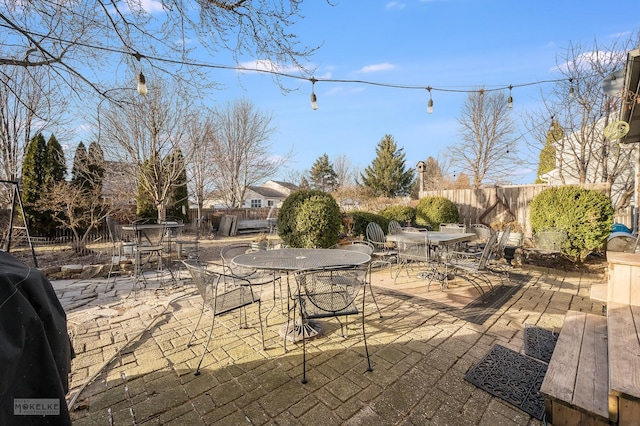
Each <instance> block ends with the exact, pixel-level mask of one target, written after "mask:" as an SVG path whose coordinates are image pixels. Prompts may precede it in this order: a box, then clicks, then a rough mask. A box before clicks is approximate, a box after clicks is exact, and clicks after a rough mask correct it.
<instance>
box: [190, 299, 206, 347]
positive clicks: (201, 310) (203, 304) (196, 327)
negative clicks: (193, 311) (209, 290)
mask: <svg viewBox="0 0 640 426" xmlns="http://www.w3.org/2000/svg"><path fill="white" fill-rule="evenodd" d="M204 309H205V303H204V299H203V300H202V309H200V316H199V317H198V321H196V326H195V327H193V331H192V332H191V337H189V341H188V342H187V347H189V346H191V340H193V336H194V335H195V334H196V330H197V329H198V326H199V325H200V320H201V319H202V315H203V314H204Z"/></svg>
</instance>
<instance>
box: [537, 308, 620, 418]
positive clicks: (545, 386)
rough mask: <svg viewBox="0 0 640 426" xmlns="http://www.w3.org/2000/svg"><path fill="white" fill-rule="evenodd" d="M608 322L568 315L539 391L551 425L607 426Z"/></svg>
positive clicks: (593, 317) (594, 316)
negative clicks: (580, 425)
mask: <svg viewBox="0 0 640 426" xmlns="http://www.w3.org/2000/svg"><path fill="white" fill-rule="evenodd" d="M607 354H608V347H607V318H606V317H604V316H599V315H593V314H587V313H585V312H577V311H568V312H567V314H566V316H565V320H564V324H563V326H562V331H561V332H560V336H558V342H557V343H556V347H555V350H554V352H553V356H552V357H551V361H550V362H549V368H548V369H547V374H546V375H545V378H544V381H543V382H542V386H541V388H540V393H541V394H542V395H543V396H544V397H545V412H546V420H547V421H548V422H550V423H552V424H554V425H562V424H588V425H605V424H609V392H608V391H609V372H608V356H607Z"/></svg>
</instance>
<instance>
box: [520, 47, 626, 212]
mask: <svg viewBox="0 0 640 426" xmlns="http://www.w3.org/2000/svg"><path fill="white" fill-rule="evenodd" d="M635 46H637V41H635V40H634V39H633V38H630V39H627V40H617V41H614V42H612V43H611V44H610V45H607V46H601V45H599V44H598V42H597V41H595V42H594V44H593V46H588V47H585V46H582V45H579V44H573V43H571V44H569V46H568V47H567V48H566V49H565V50H564V52H563V53H561V54H559V55H558V57H557V69H558V71H559V72H560V73H561V75H562V76H563V77H564V78H562V79H560V80H559V81H558V83H557V84H555V85H554V87H553V89H552V91H551V93H549V94H546V96H545V104H544V109H545V110H544V111H543V112H542V113H541V114H539V115H538V116H537V117H536V116H532V118H530V119H529V120H527V127H529V128H530V129H533V131H532V133H533V134H534V137H533V138H532V140H533V141H534V142H533V143H534V144H535V148H536V151H537V152H539V151H540V150H541V149H542V148H543V147H544V146H545V143H546V141H547V138H546V134H547V132H548V129H549V126H550V124H551V118H552V119H553V120H554V121H556V122H557V123H558V124H559V126H560V128H562V131H563V134H564V137H560V138H558V139H557V140H555V151H556V164H555V165H556V170H555V171H554V172H555V174H556V176H557V179H558V180H559V181H560V182H561V183H563V184H567V183H578V184H590V183H608V184H610V188H611V189H612V191H615V193H616V195H615V196H614V200H613V202H614V205H616V206H617V207H623V206H625V205H627V204H628V202H629V200H630V198H631V197H632V195H633V189H634V188H633V172H632V171H631V169H630V168H631V158H632V150H629V149H623V148H622V149H621V147H619V146H618V143H617V141H610V140H607V139H606V138H605V137H604V133H603V130H604V128H605V127H606V126H607V124H609V123H610V122H612V121H615V120H617V118H616V117H617V114H618V111H619V109H620V106H621V105H620V97H618V96H610V95H607V94H606V93H604V91H603V89H602V82H603V80H604V78H605V77H607V76H608V75H610V74H611V73H613V72H614V71H616V70H618V69H621V68H623V66H624V65H625V62H626V56H627V52H628V50H630V49H632V48H633V47H635ZM540 115H542V116H544V118H543V119H541V118H540ZM540 122H543V123H545V124H546V125H540V124H539V123H540ZM536 130H537V131H536Z"/></svg>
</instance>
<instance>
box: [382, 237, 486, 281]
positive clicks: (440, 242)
mask: <svg viewBox="0 0 640 426" xmlns="http://www.w3.org/2000/svg"><path fill="white" fill-rule="evenodd" d="M474 238H476V234H475V233H472V232H471V233H470V232H465V233H460V232H439V231H427V232H398V233H396V234H391V235H388V236H387V241H391V242H394V243H395V244H396V245H397V244H402V243H406V244H426V243H427V242H428V245H429V247H428V250H429V253H425V256H424V257H425V259H424V260H425V261H426V260H427V256H429V257H430V258H431V257H432V255H431V252H432V250H436V251H437V252H436V256H433V257H434V258H435V259H436V261H437V262H440V263H439V264H440V267H441V268H442V267H443V268H444V271H436V270H433V271H426V272H421V273H420V274H418V276H419V277H420V278H424V279H429V280H436V281H439V282H440V289H441V290H444V289H445V288H447V287H448V281H449V270H448V265H447V262H446V261H444V262H442V261H441V259H446V258H447V257H448V250H449V249H450V248H451V247H452V246H455V245H457V244H460V243H465V242H469V241H472V240H473V239H474ZM399 256H400V257H401V255H400V254H399ZM411 257H412V260H416V259H415V258H414V257H415V256H411ZM400 263H401V262H400V261H399V262H398V271H397V272H396V278H398V275H399V274H400V269H401V264H400ZM405 265H406V264H405ZM429 282H431V281H429Z"/></svg>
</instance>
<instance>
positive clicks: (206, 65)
mask: <svg viewBox="0 0 640 426" xmlns="http://www.w3.org/2000/svg"><path fill="white" fill-rule="evenodd" d="M0 28H11V27H9V26H7V25H6V24H0ZM25 34H29V35H31V36H36V37H40V38H43V39H49V40H54V41H57V42H59V43H65V44H74V45H76V46H82V47H86V48H90V49H95V50H100V51H105V52H110V53H118V54H128V55H132V56H133V57H134V58H136V59H137V60H138V61H140V59H141V58H143V57H144V58H146V59H148V60H149V61H157V62H164V63H169V64H176V65H182V66H185V65H186V66H193V67H199V68H212V69H226V70H233V71H237V72H255V73H259V74H271V75H277V76H281V77H285V78H291V79H297V80H309V81H311V82H312V83H314V82H316V81H322V82H327V83H356V84H368V85H372V86H379V87H388V88H395V89H425V87H424V86H418V85H404V84H388V83H379V82H373V81H365V80H347V79H321V80H317V79H315V78H311V79H309V78H308V77H304V76H301V75H293V74H287V73H284V72H280V71H275V70H274V69H255V68H254V69H251V68H245V67H242V66H237V65H223V64H211V63H206V62H196V61H185V60H183V59H172V58H169V57H159V56H147V55H142V54H140V53H138V52H136V53H133V54H132V53H131V51H130V50H122V49H117V48H111V47H105V46H96V45H93V44H90V43H83V42H79V41H78V40H73V41H72V40H67V39H64V38H59V37H52V36H50V35H48V34H42V33H38V32H34V31H25ZM595 76H596V75H595V74H594V75H590V76H586V77H585V78H589V77H595ZM140 77H142V79H143V80H144V75H143V74H142V72H140V74H139V75H138V82H139V83H140V80H141V79H140ZM615 79H616V76H615V75H614V76H613V77H612V80H615ZM563 80H565V78H557V79H549V80H537V81H532V82H528V83H522V84H516V85H509V86H506V87H505V86H501V87H495V88H492V89H480V90H478V89H448V88H434V87H430V86H429V87H427V88H426V89H427V90H429V92H431V90H434V91H440V92H449V93H482V92H485V91H487V92H493V91H499V90H504V89H509V92H511V89H513V88H514V87H527V86H535V85H542V84H547V83H558V82H560V81H563ZM569 81H570V82H571V81H573V78H571V79H569ZM144 83H146V81H145V82H144ZM572 89H573V87H570V88H569V94H570V95H571V94H573V93H574V91H575V89H573V90H572ZM143 90H144V89H143ZM100 93H101V92H100ZM313 95H314V94H312V96H313ZM430 99H431V95H430ZM512 100H513V99H512ZM316 102H317V101H316ZM639 102H640V101H639ZM430 103H431V104H433V100H431V102H430ZM432 106H433V105H432Z"/></svg>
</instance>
